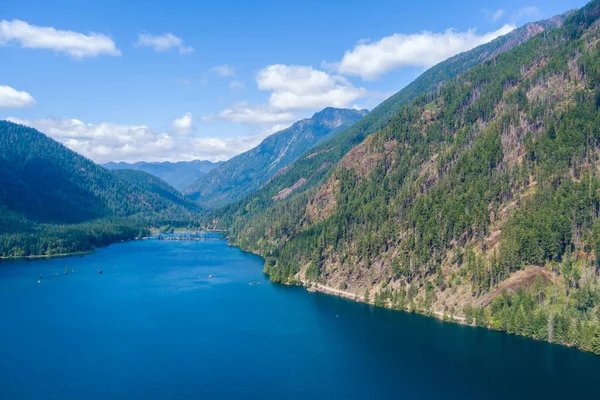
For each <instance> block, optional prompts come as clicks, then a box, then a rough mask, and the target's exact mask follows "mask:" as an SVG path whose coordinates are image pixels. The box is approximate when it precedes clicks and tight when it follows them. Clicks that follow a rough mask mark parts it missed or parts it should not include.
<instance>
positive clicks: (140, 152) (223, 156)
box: [8, 116, 268, 163]
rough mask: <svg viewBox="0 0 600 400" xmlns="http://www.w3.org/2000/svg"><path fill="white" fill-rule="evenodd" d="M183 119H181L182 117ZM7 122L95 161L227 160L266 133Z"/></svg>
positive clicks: (50, 120) (48, 120) (63, 121)
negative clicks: (195, 132) (180, 131)
mask: <svg viewBox="0 0 600 400" xmlns="http://www.w3.org/2000/svg"><path fill="white" fill-rule="evenodd" d="M184 117H185V116H184ZM8 120H9V121H12V122H15V123H18V124H23V125H27V126H31V127H33V128H36V129H38V130H39V131H41V132H44V133H45V134H47V135H48V136H50V137H52V138H53V139H55V140H57V141H59V142H61V143H63V144H64V145H65V146H67V147H68V148H70V149H71V150H73V151H76V152H77V153H79V154H82V155H84V156H86V157H88V158H90V159H92V160H94V161H95V162H98V163H105V162H109V161H127V162H136V161H182V160H183V161H185V160H195V159H200V160H210V161H222V160H227V159H229V158H231V157H233V156H235V155H237V154H239V153H242V152H244V151H247V150H250V149H251V148H253V147H255V146H256V145H258V144H259V143H260V142H261V140H262V139H264V138H265V136H267V135H268V133H267V132H260V133H258V134H252V135H247V136H237V137H229V138H219V137H213V136H200V135H184V136H175V135H170V134H168V133H161V132H156V131H154V130H153V129H151V128H149V127H147V126H144V125H119V124H113V123H108V122H107V123H100V124H89V123H85V122H82V121H79V120H76V119H59V118H40V119H33V120H21V119H17V118H8Z"/></svg>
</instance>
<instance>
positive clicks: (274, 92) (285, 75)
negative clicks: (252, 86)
mask: <svg viewBox="0 0 600 400" xmlns="http://www.w3.org/2000/svg"><path fill="white" fill-rule="evenodd" d="M256 82H257V84H258V88H259V89H261V90H266V91H270V92H271V96H270V98H269V104H270V105H271V107H274V108H276V109H280V110H291V109H320V108H324V107H328V106H332V107H346V106H347V105H348V104H349V103H351V102H353V101H354V100H356V99H358V98H361V97H364V96H366V94H367V90H366V89H364V88H356V87H354V86H353V85H352V84H351V83H350V82H349V81H348V80H347V79H346V78H344V77H342V76H339V75H330V74H328V73H326V72H324V71H320V70H316V69H314V68H313V67H310V66H299V65H283V64H275V65H270V66H268V67H266V68H263V69H261V70H260V71H259V72H258V74H257V75H256Z"/></svg>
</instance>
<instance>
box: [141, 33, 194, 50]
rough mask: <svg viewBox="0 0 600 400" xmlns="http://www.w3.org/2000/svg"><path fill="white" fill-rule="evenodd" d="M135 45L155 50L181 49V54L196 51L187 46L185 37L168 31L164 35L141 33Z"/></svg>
mask: <svg viewBox="0 0 600 400" xmlns="http://www.w3.org/2000/svg"><path fill="white" fill-rule="evenodd" d="M133 45H134V46H135V47H151V48H153V49H154V50H155V51H158V52H163V51H167V50H171V49H175V48H177V49H179V54H190V53H191V52H193V51H194V48H193V47H192V46H185V45H184V44H183V39H182V38H180V37H178V36H175V35H173V34H172V33H167V34H164V35H151V34H149V33H140V34H139V35H138V40H137V42H135V43H134V44H133Z"/></svg>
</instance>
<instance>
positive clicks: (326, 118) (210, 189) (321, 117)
mask: <svg viewBox="0 0 600 400" xmlns="http://www.w3.org/2000/svg"><path fill="white" fill-rule="evenodd" d="M367 112H368V111H367V110H350V109H339V108H331V107H328V108H326V109H324V110H322V111H320V112H318V113H315V114H314V115H313V116H312V117H311V118H306V119H303V120H301V121H298V122H296V123H295V124H293V125H292V126H290V127H289V128H287V129H284V130H282V131H279V132H276V133H274V134H272V135H271V136H269V137H267V138H266V139H265V140H263V141H262V142H261V143H260V144H259V145H258V146H257V147H255V148H253V149H252V150H249V151H247V152H245V153H242V154H240V155H238V156H236V157H233V158H232V159H231V160H229V161H227V162H225V163H224V164H223V165H221V166H219V167H218V168H216V169H214V170H212V171H211V172H209V173H208V174H207V175H205V176H202V177H200V178H199V179H198V180H197V181H196V182H195V183H194V184H193V185H191V187H190V188H189V189H188V190H187V191H186V193H187V195H188V196H189V197H190V198H192V199H196V200H198V201H199V202H200V203H201V204H202V205H206V206H217V205H221V206H222V205H224V204H227V203H231V202H232V201H235V200H239V199H240V198H241V197H243V196H244V195H246V194H248V193H251V192H253V191H255V190H256V189H258V188H259V187H260V186H261V185H262V184H263V183H265V182H266V181H268V180H269V179H270V178H271V177H272V176H274V175H275V174H276V173H278V172H280V173H281V172H283V171H282V168H284V167H286V166H287V165H288V164H290V163H291V162H293V161H294V160H296V159H297V158H298V157H299V156H300V155H301V154H302V153H304V152H305V151H306V150H308V149H310V148H311V147H313V146H314V145H315V144H317V143H319V142H320V141H323V140H326V139H328V138H331V137H334V136H335V135H336V134H337V133H339V132H341V131H343V130H344V129H346V128H348V127H349V126H352V125H353V124H355V123H356V122H357V121H358V120H360V119H361V118H362V117H364V116H365V115H366V114H367Z"/></svg>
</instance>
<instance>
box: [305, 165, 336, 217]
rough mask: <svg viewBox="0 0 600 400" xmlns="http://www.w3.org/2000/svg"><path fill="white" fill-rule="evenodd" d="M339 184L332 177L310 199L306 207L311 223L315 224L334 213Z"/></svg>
mask: <svg viewBox="0 0 600 400" xmlns="http://www.w3.org/2000/svg"><path fill="white" fill-rule="evenodd" d="M339 185H340V182H339V180H338V179H337V178H336V177H335V176H332V177H331V179H329V181H328V182H327V184H326V185H324V186H322V187H321V188H320V189H319V190H318V191H317V193H315V195H314V197H312V198H311V199H310V200H309V202H308V205H307V207H306V213H307V214H308V216H309V218H310V220H311V222H313V223H316V222H319V221H322V220H324V219H326V218H328V217H329V216H330V215H331V214H333V212H334V211H335V207H336V206H337V199H336V197H335V192H336V191H337V189H338V188H339Z"/></svg>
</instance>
